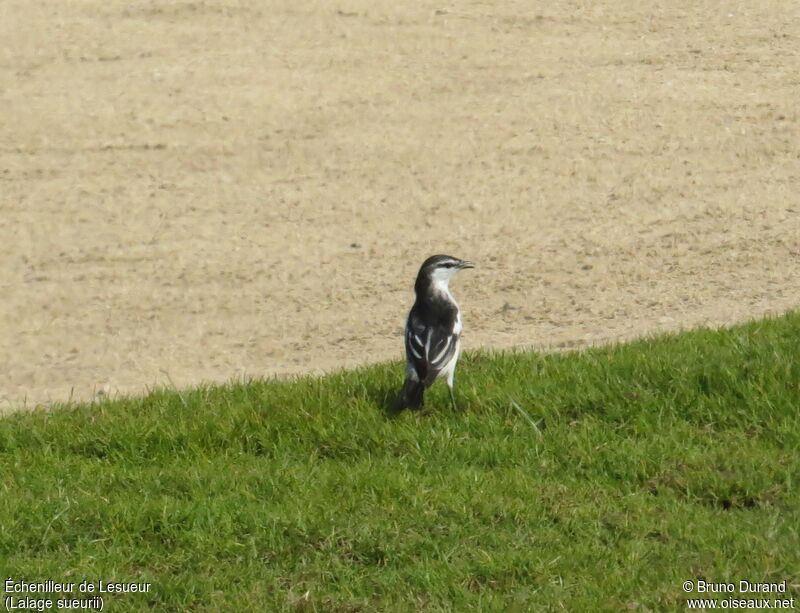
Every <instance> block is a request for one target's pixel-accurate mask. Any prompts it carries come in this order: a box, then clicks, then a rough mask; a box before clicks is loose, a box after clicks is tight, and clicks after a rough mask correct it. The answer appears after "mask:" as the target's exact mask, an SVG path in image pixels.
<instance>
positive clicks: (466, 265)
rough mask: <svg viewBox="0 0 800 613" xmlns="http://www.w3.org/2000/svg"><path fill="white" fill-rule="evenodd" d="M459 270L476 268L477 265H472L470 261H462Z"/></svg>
mask: <svg viewBox="0 0 800 613" xmlns="http://www.w3.org/2000/svg"><path fill="white" fill-rule="evenodd" d="M458 268H459V269H464V268H475V264H473V263H472V262H470V261H469V260H461V263H460V264H459V265H458Z"/></svg>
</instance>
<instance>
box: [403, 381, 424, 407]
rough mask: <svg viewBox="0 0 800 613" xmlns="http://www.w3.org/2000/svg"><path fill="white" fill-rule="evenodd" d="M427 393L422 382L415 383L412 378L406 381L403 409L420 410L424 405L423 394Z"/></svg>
mask: <svg viewBox="0 0 800 613" xmlns="http://www.w3.org/2000/svg"><path fill="white" fill-rule="evenodd" d="M424 393H425V384H424V383H423V382H422V381H414V380H413V379H411V378H410V377H409V378H407V379H406V382H405V384H404V385H403V397H402V398H401V400H400V402H401V404H402V407H401V408H403V409H406V408H408V409H418V408H420V407H421V406H422V403H423V394H424Z"/></svg>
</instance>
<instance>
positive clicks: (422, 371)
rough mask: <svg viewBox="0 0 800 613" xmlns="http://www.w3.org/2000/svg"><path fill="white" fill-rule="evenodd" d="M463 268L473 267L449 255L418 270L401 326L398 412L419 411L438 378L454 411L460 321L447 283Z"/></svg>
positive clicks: (459, 346) (457, 308) (459, 314)
mask: <svg viewBox="0 0 800 613" xmlns="http://www.w3.org/2000/svg"><path fill="white" fill-rule="evenodd" d="M465 268H475V264H473V263H472V262H470V261H468V260H461V259H459V258H456V257H453V256H450V255H432V256H431V257H429V258H428V259H427V260H425V261H424V262H423V263H422V266H421V267H420V269H419V273H418V274H417V280H416V282H415V283H414V293H415V294H416V300H415V301H414V305H413V306H412V307H411V311H409V313H408V319H407V320H406V327H405V349H406V360H407V362H406V378H405V383H404V384H403V391H402V395H401V399H400V404H401V409H404V408H410V409H418V408H420V407H421V406H422V405H423V402H424V394H425V390H426V389H427V388H428V387H430V386H431V385H433V383H434V382H435V381H436V380H437V379H439V378H440V377H444V378H445V379H446V381H447V387H448V388H449V389H450V400H451V402H452V403H453V409H454V410H455V409H456V399H455V394H454V392H453V378H454V376H455V370H456V362H458V354H459V352H460V350H461V340H460V339H461V328H462V322H461V310H460V309H459V307H458V303H456V301H455V298H453V294H451V293H450V287H449V283H450V279H452V278H453V276H454V275H455V274H456V273H457V272H459V271H460V270H464V269H465Z"/></svg>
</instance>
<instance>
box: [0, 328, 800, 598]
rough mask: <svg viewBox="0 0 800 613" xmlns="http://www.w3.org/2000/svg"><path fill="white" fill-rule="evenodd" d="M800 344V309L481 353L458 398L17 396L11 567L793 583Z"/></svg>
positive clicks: (255, 393)
mask: <svg viewBox="0 0 800 613" xmlns="http://www.w3.org/2000/svg"><path fill="white" fill-rule="evenodd" d="M798 343H800V314H798V313H792V314H788V315H786V316H783V317H780V318H774V319H766V320H761V321H756V322H752V323H749V324H746V325H742V326H737V327H734V328H731V329H724V330H697V331H692V332H688V333H682V334H678V335H673V336H665V337H659V338H653V339H646V340H641V341H638V342H633V343H630V344H625V345H620V346H614V347H603V348H596V349H591V350H588V351H584V352H573V353H561V354H547V355H543V354H537V353H500V354H493V353H472V354H466V355H465V356H464V358H463V362H462V363H461V364H460V367H459V372H458V384H457V395H458V399H459V403H460V409H461V411H460V412H453V411H452V410H451V409H450V407H449V398H448V396H447V390H446V388H445V387H444V386H441V387H438V388H434V390H433V393H432V394H430V396H429V397H428V399H427V406H428V408H427V409H426V410H425V411H422V412H418V413H411V412H404V413H401V414H399V415H392V414H391V413H390V412H389V411H387V409H386V407H387V406H388V405H389V404H390V403H391V399H392V395H393V393H394V391H395V390H396V389H397V388H398V387H399V385H400V378H401V377H402V367H401V365H400V364H399V363H392V364H385V365H379V366H375V367H371V368H366V369H361V370H356V371H352V372H341V373H337V374H334V375H331V376H327V377H323V378H303V379H299V380H294V381H282V382H281V381H252V382H249V383H246V384H245V383H232V384H229V385H224V386H218V387H202V388H198V389H194V390H186V391H183V392H181V393H180V394H179V393H178V392H176V391H168V390H158V391H155V392H153V393H151V394H150V395H148V396H146V397H142V398H127V399H117V400H105V401H102V402H98V403H95V404H86V405H77V406H73V407H65V408H62V409H61V410H56V411H52V412H44V411H39V412H34V413H27V414H23V413H20V414H15V415H12V416H10V417H6V418H4V419H1V420H0V577H2V578H5V577H14V578H15V579H26V580H29V581H36V580H39V581H41V580H46V579H54V580H58V581H65V580H70V581H76V582H80V581H81V580H84V579H88V580H90V581H94V582H96V581H97V580H99V579H102V580H104V581H137V582H149V583H151V584H152V588H151V591H150V592H148V593H146V594H106V595H105V596H106V598H105V604H106V609H107V610H111V611H129V610H140V609H144V608H148V607H149V608H157V609H159V610H198V611H204V610H208V611H212V610H240V611H247V610H276V611H278V610H306V611H314V610H318V611H377V610H387V611H409V610H432V611H437V610H453V611H465V610H482V611H515V610H518V611H529V610H552V609H565V610H569V611H581V610H585V611H590V610H591V611H594V610H626V609H638V610H673V609H674V610H680V609H684V608H685V599H686V597H687V594H685V593H684V592H683V590H682V588H681V586H682V584H683V582H684V581H686V580H689V579H695V578H704V579H706V580H708V581H714V582H727V581H732V582H738V580H740V579H749V580H751V581H772V582H777V581H782V580H787V583H788V585H789V594H788V595H787V597H791V596H798V595H800V534H799V532H798V530H799V529H800V495H799V494H798V488H797V483H798V479H799V478H800V475H798V470H800V454H798V450H800V360H799V359H798ZM28 595H33V594H28ZM78 596H83V597H86V596H87V595H85V594H79V595H78ZM689 596H694V594H689ZM4 597H5V596H4ZM741 597H745V596H741Z"/></svg>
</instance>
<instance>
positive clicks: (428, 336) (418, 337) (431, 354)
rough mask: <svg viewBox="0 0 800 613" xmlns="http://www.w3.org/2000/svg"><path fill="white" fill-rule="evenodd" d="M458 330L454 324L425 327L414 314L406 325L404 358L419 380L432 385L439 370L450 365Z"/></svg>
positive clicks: (456, 343)
mask: <svg viewBox="0 0 800 613" xmlns="http://www.w3.org/2000/svg"><path fill="white" fill-rule="evenodd" d="M459 332H460V330H459V331H456V326H455V321H454V322H453V323H450V322H442V323H440V324H435V325H426V324H425V323H424V322H423V321H421V320H420V319H419V318H417V317H415V316H414V314H413V313H412V314H410V315H409V317H408V325H407V326H406V339H405V340H406V357H407V358H408V361H409V362H410V363H411V364H412V365H413V366H414V370H416V372H417V376H418V377H419V380H420V381H422V382H423V383H424V384H425V385H426V386H428V385H430V384H432V383H433V382H434V381H435V380H436V377H437V376H439V373H440V372H441V371H442V369H443V368H444V367H445V366H447V364H449V363H450V360H451V359H452V358H453V355H454V354H455V352H456V349H457V347H458V337H459Z"/></svg>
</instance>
